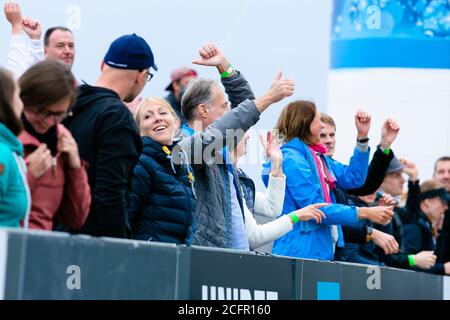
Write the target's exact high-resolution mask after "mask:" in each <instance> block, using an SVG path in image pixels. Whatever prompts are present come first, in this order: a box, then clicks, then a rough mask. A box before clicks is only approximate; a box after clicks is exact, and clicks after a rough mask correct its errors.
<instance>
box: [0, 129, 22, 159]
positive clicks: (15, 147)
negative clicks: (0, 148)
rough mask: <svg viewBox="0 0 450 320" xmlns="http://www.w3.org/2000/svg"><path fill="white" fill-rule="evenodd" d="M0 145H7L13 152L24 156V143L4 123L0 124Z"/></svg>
mask: <svg viewBox="0 0 450 320" xmlns="http://www.w3.org/2000/svg"><path fill="white" fill-rule="evenodd" d="M0 143H4V144H6V145H7V146H8V147H10V148H11V150H12V151H14V152H15V153H17V154H19V155H21V156H23V146H22V143H21V142H20V140H19V139H18V138H17V137H16V136H15V135H14V134H13V133H12V132H11V130H9V129H8V128H7V127H6V126H5V125H4V124H3V123H0Z"/></svg>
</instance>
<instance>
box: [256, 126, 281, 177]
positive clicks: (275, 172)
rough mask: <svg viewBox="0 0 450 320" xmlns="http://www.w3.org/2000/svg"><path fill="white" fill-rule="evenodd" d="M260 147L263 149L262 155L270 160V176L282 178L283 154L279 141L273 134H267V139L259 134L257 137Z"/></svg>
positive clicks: (276, 135)
mask: <svg viewBox="0 0 450 320" xmlns="http://www.w3.org/2000/svg"><path fill="white" fill-rule="evenodd" d="M259 139H260V141H261V145H262V146H263V148H264V155H265V156H266V157H268V158H270V161H271V163H272V171H271V172H270V173H271V175H272V176H274V177H277V178H281V177H282V176H283V153H282V152H281V149H280V140H279V138H278V134H276V133H275V132H268V133H267V139H266V137H265V136H264V135H263V134H262V133H261V134H260V135H259Z"/></svg>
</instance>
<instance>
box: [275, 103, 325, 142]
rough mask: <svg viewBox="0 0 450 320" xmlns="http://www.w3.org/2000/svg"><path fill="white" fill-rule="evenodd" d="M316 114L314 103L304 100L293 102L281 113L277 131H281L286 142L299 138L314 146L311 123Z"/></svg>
mask: <svg viewBox="0 0 450 320" xmlns="http://www.w3.org/2000/svg"><path fill="white" fill-rule="evenodd" d="M316 114H317V108H316V105H315V104H314V102H311V101H304V100H298V101H294V102H291V103H290V104H288V105H287V107H286V108H284V110H283V112H282V113H281V116H280V118H279V119H278V123H277V126H276V128H275V129H278V130H279V134H280V136H281V137H283V138H284V139H285V142H289V141H291V140H293V139H295V138H299V139H300V140H302V141H303V142H305V143H308V144H312V143H313V141H311V138H312V134H311V123H312V122H313V121H314V118H315V117H316Z"/></svg>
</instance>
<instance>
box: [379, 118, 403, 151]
mask: <svg viewBox="0 0 450 320" xmlns="http://www.w3.org/2000/svg"><path fill="white" fill-rule="evenodd" d="M399 132H400V124H399V123H398V122H397V121H395V120H394V119H392V118H389V119H387V120H386V121H385V122H384V124H383V128H382V129H381V142H380V147H381V148H383V149H390V148H391V145H392V144H393V143H394V141H395V139H396V138H397V136H398V133H399Z"/></svg>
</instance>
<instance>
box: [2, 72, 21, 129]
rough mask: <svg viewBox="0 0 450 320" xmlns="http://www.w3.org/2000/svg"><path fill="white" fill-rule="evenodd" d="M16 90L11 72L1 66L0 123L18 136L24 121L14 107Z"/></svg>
mask: <svg viewBox="0 0 450 320" xmlns="http://www.w3.org/2000/svg"><path fill="white" fill-rule="evenodd" d="M15 90H16V84H15V81H14V78H13V77H12V75H11V73H10V72H9V71H8V70H6V69H4V68H1V67H0V123H3V124H4V125H5V126H6V127H7V128H8V129H9V130H11V132H12V133H14V134H15V135H16V136H18V135H19V134H20V132H22V123H21V122H20V119H19V118H18V117H17V115H16V114H15V112H14V108H13V100H14V92H15Z"/></svg>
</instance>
